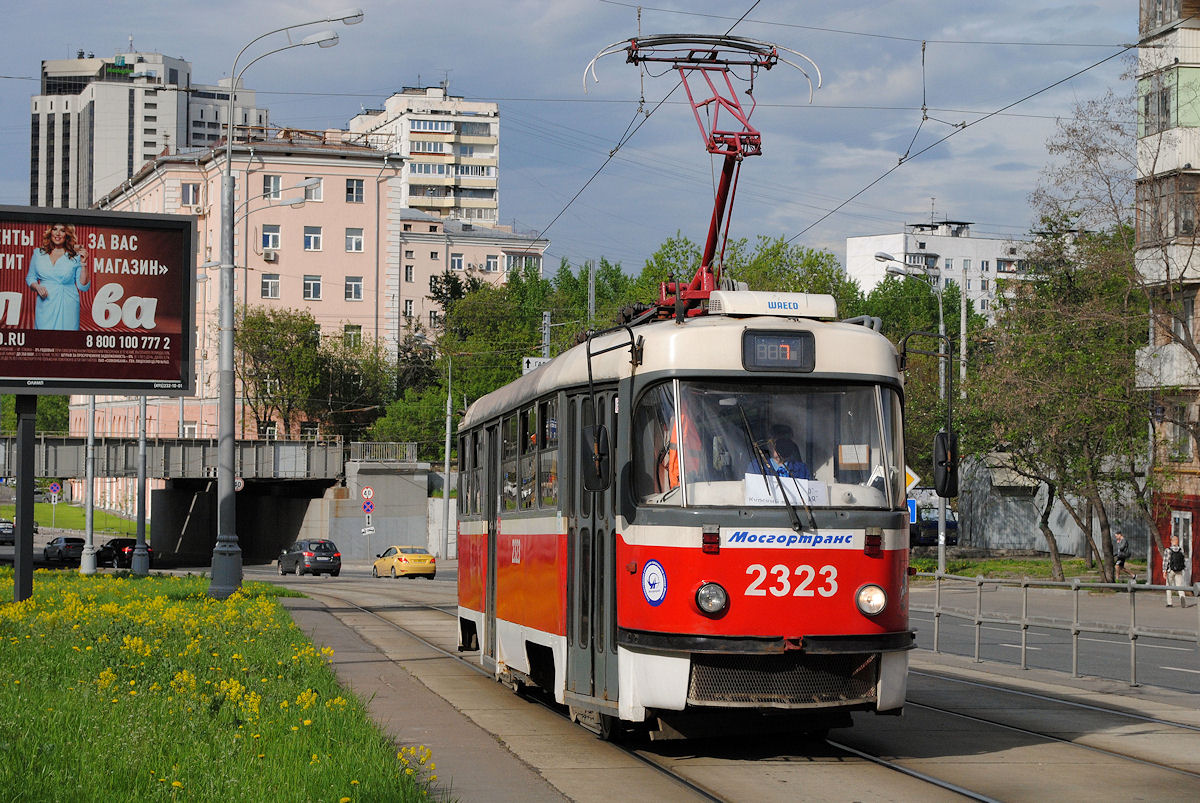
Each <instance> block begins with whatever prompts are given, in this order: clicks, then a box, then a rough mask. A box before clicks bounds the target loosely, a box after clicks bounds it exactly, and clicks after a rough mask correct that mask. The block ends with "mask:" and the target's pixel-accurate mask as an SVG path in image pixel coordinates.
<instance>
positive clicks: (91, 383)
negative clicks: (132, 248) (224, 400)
mask: <svg viewBox="0 0 1200 803" xmlns="http://www.w3.org/2000/svg"><path fill="white" fill-rule="evenodd" d="M51 221H53V222H55V223H58V222H61V223H67V224H70V225H73V226H82V227H88V228H96V227H101V228H106V229H134V230H139V231H150V232H152V233H155V234H165V235H167V236H168V238H171V240H172V241H171V242H169V245H170V247H169V248H167V249H165V251H164V253H165V255H166V256H167V257H169V258H170V259H171V260H172V261H174V260H178V269H177V270H171V269H172V267H173V266H172V265H171V264H170V263H168V264H167V269H168V273H167V275H168V277H171V273H174V274H175V275H174V277H171V278H170V279H168V280H167V281H166V282H162V283H161V284H162V285H163V286H164V287H165V289H166V290H167V291H168V293H178V296H177V297H176V298H172V299H170V300H171V301H172V303H174V302H175V301H176V300H177V301H178V310H179V320H180V331H179V332H178V334H177V335H176V333H174V332H171V333H169V335H170V336H172V337H176V336H177V337H178V344H179V375H178V376H176V374H175V373H174V372H173V371H172V372H169V375H166V374H164V375H161V376H158V377H154V378H138V377H132V378H121V377H114V376H112V375H111V373H105V372H104V371H103V370H100V369H99V366H101V365H102V364H103V363H102V362H99V361H98V362H95V363H91V364H92V365H96V366H97V369H98V370H97V371H96V372H95V374H93V375H87V374H86V373H85V372H83V371H76V372H75V373H77V374H79V375H77V376H60V375H39V374H37V373H36V372H34V373H30V372H29V371H28V370H26V371H25V373H27V374H28V375H27V376H14V375H12V374H13V372H14V371H13V368H14V366H13V365H12V364H10V363H9V362H8V361H7V360H6V359H5V357H4V352H3V350H0V393H14V394H36V395H68V394H81V395H115V396H167V397H179V396H194V395H195V393H196V370H195V362H196V299H195V291H196V271H197V268H196V244H197V242H198V237H197V230H196V218H195V217H194V216H190V215H167V214H151V213H140V212H104V211H99V210H91V209H62V208H57V207H32V206H6V205H0V227H2V224H7V223H17V224H23V225H30V224H46V223H49V222H51ZM174 238H178V241H177V242H174V241H173V240H174ZM33 249H35V250H36V249H37V244H34V245H33ZM89 259H90V255H89ZM30 261H32V256H31V257H30ZM171 279H174V281H172V280H171ZM22 281H23V280H22ZM96 281H97V280H96V279H95V277H94V276H93V278H92V283H93V284H94V283H95V282H96ZM131 300H132V299H131ZM26 317H27V316H26V315H22V318H26ZM102 325H103V324H102ZM62 328H64V329H66V328H68V327H62ZM13 331H18V332H29V331H35V330H29V329H27V328H25V329H16V330H14V329H13V328H12V327H9V326H7V325H4V326H3V327H2V328H0V333H8V332H13ZM122 331H127V330H122ZM11 337H12V335H8V334H5V335H3V336H0V345H3V344H4V343H5V342H9V341H6V340H5V339H4V338H10V339H11ZM115 350H116V351H118V352H119V351H121V350H120V349H115ZM134 353H135V354H136V352H134ZM127 356H128V353H127ZM83 362H85V363H86V361H83ZM28 364H29V363H28V361H26V362H25V363H24V364H23V365H25V366H26V367H27V366H28ZM135 364H137V363H136V361H135ZM147 365H149V363H147Z"/></svg>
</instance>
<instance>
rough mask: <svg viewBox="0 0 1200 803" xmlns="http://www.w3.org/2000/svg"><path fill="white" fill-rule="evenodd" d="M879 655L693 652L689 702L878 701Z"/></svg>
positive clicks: (802, 704)
mask: <svg viewBox="0 0 1200 803" xmlns="http://www.w3.org/2000/svg"><path fill="white" fill-rule="evenodd" d="M878 662H879V657H878V655H875V654H862V653H855V654H847V655H805V654H804V653H787V654H784V655H709V654H703V653H699V654H693V655H692V676H691V681H690V683H689V686H688V702H690V703H694V704H697V705H718V706H766V707H772V708H808V707H815V706H826V705H836V704H839V703H865V702H871V701H874V700H875V684H876V678H877V676H878V665H879V664H878Z"/></svg>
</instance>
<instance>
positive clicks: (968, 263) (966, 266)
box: [963, 259, 971, 273]
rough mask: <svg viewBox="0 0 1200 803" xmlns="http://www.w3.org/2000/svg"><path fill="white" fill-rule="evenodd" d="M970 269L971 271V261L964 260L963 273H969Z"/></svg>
mask: <svg viewBox="0 0 1200 803" xmlns="http://www.w3.org/2000/svg"><path fill="white" fill-rule="evenodd" d="M970 269H971V260H969V259H964V260H963V273H966V272H967V271H969V270H970Z"/></svg>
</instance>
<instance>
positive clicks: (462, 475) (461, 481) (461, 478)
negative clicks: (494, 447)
mask: <svg viewBox="0 0 1200 803" xmlns="http://www.w3.org/2000/svg"><path fill="white" fill-rule="evenodd" d="M469 440H470V438H469V436H467V435H460V436H459V437H458V514H459V516H469V515H471V513H472V512H473V511H472V510H471V503H470V497H471V494H470V487H471V470H470V465H471V464H470V458H471V455H470V453H469V452H468V451H467V443H468V442H469Z"/></svg>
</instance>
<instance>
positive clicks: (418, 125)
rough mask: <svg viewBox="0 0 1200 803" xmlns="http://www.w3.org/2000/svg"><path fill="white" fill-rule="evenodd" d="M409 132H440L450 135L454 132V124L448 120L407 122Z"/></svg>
mask: <svg viewBox="0 0 1200 803" xmlns="http://www.w3.org/2000/svg"><path fill="white" fill-rule="evenodd" d="M408 130H409V131H441V132H445V133H450V132H452V131H454V124H453V123H451V122H450V121H449V120H417V119H413V120H409V121H408Z"/></svg>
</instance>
